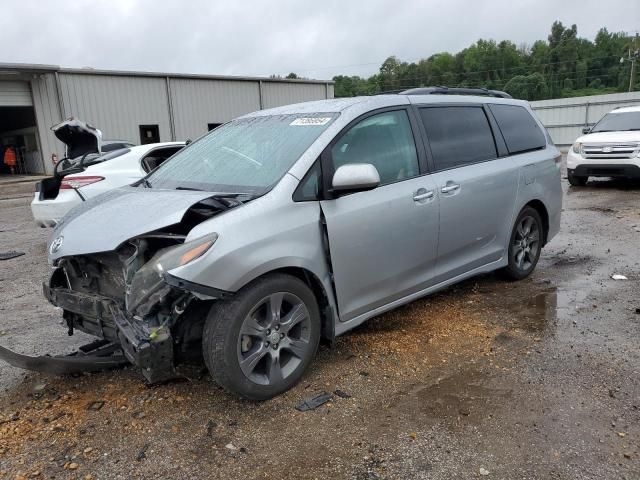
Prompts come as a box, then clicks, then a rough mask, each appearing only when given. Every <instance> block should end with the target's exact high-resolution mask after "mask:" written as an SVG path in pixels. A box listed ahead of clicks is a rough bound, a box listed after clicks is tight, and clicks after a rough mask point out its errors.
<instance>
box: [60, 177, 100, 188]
mask: <svg viewBox="0 0 640 480" xmlns="http://www.w3.org/2000/svg"><path fill="white" fill-rule="evenodd" d="M101 180H104V177H95V176H94V177H92V176H87V177H64V178H63V179H62V183H61V184H60V190H70V189H72V188H80V187H84V186H86V185H91V184H92V183H96V182H100V181H101Z"/></svg>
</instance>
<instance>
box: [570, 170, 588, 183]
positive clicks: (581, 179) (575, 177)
mask: <svg viewBox="0 0 640 480" xmlns="http://www.w3.org/2000/svg"><path fill="white" fill-rule="evenodd" d="M567 180H569V185H571V186H573V187H584V186H585V185H586V184H587V180H589V177H583V176H578V175H574V174H573V172H572V171H571V170H569V171H568V172H567Z"/></svg>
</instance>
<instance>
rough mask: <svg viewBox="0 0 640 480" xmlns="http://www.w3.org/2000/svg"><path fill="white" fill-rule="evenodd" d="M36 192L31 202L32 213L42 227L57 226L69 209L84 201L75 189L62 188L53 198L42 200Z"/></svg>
mask: <svg viewBox="0 0 640 480" xmlns="http://www.w3.org/2000/svg"><path fill="white" fill-rule="evenodd" d="M39 195H40V194H39V192H36V193H35V194H34V197H33V201H32V202H31V213H32V215H33V219H34V220H35V222H36V224H37V225H39V226H41V227H55V226H56V224H57V223H58V222H59V221H60V219H61V218H62V217H64V216H65V215H66V214H67V212H68V211H69V210H71V209H72V208H73V207H75V206H76V205H79V204H81V203H82V199H81V198H80V196H79V195H78V194H77V193H76V192H75V191H73V190H60V193H59V194H58V196H57V197H56V198H55V199H53V200H40V198H39Z"/></svg>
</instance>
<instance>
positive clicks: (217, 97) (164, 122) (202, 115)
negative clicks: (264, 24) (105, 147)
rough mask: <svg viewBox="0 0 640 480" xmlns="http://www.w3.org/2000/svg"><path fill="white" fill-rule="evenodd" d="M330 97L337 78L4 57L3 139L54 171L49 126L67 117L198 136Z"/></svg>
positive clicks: (157, 136)
mask: <svg viewBox="0 0 640 480" xmlns="http://www.w3.org/2000/svg"><path fill="white" fill-rule="evenodd" d="M324 98H333V82H331V81H316V80H288V79H279V78H278V79H276V78H256V77H228V76H212V75H183V74H167V73H148V72H124V71H106V70H93V69H73V68H61V67H58V66H55V65H30V64H6V63H0V146H6V145H14V146H16V147H17V150H18V156H19V159H20V171H21V172H22V173H45V172H46V173H51V172H52V171H53V162H52V161H51V158H52V155H54V154H55V155H56V156H57V158H62V157H63V154H64V145H63V144H62V143H61V142H59V141H58V140H57V139H56V138H55V136H54V135H53V133H52V132H51V129H50V127H51V126H53V125H55V124H57V123H59V122H60V121H62V120H64V119H66V118H69V117H75V118H79V119H81V120H84V121H86V122H88V123H90V124H92V125H94V126H95V127H97V128H99V129H100V130H101V131H102V134H103V138H104V139H118V140H127V141H130V142H133V143H136V144H138V143H152V142H164V141H171V140H185V139H187V138H191V139H195V138H196V137H198V136H200V135H202V134H204V133H206V132H207V131H208V130H211V129H212V128H215V127H216V126H218V125H219V124H221V123H224V122H226V121H228V120H231V119H232V118H234V117H237V116H239V115H242V114H245V113H248V112H252V111H255V110H260V109H264V108H271V107H277V106H280V105H286V104H290V103H297V102H304V101H309V100H319V99H324ZM3 150H4V149H3Z"/></svg>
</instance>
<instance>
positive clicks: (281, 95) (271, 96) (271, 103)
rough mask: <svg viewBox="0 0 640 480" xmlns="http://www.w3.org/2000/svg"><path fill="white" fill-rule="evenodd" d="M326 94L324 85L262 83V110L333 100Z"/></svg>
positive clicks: (331, 96)
mask: <svg viewBox="0 0 640 480" xmlns="http://www.w3.org/2000/svg"><path fill="white" fill-rule="evenodd" d="M328 93H329V92H328V90H327V86H326V84H308V83H307V84H305V83H285V82H263V83H262V108H272V107H279V106H281V105H288V104H291V103H300V102H308V101H309V100H321V99H323V98H333V95H329V94H328Z"/></svg>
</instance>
